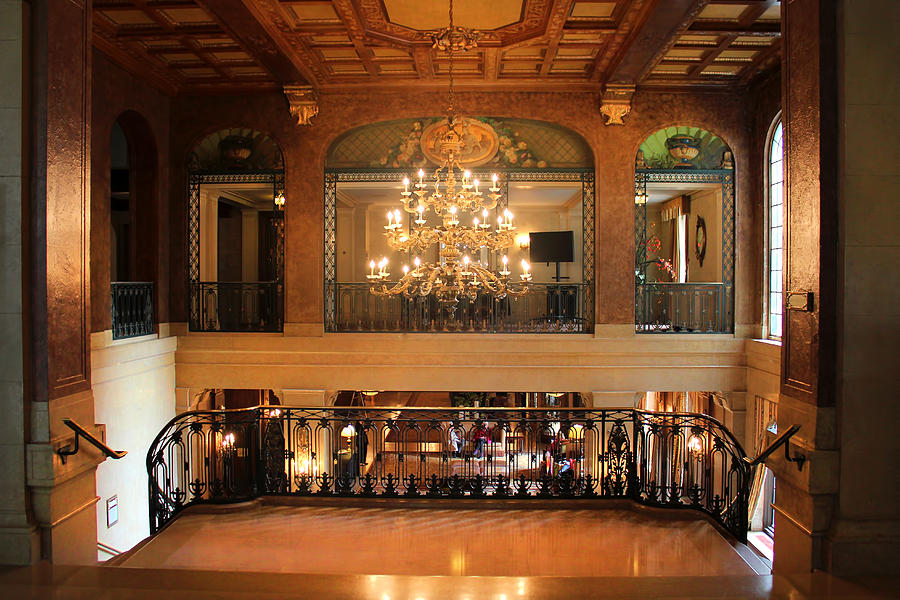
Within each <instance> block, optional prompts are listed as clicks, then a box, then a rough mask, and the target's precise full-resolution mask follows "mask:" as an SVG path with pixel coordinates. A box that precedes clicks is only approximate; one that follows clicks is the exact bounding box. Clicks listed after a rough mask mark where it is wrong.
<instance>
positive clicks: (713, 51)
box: [688, 33, 737, 79]
mask: <svg viewBox="0 0 900 600" xmlns="http://www.w3.org/2000/svg"><path fill="white" fill-rule="evenodd" d="M736 37H737V34H736V33H732V34H729V35H724V36H722V39H720V40H719V44H718V45H717V46H716V47H714V48H710V49H709V51H708V52H707V53H706V56H704V57H703V58H702V59H701V60H700V62H699V63H697V65H696V66H695V67H694V68H693V69H691V70H690V72H688V78H689V79H694V78H696V77H699V76H700V74H701V73H703V69H705V68H706V67H708V66H709V65H711V64H712V63H713V62H714V61H715V60H716V58H718V57H719V55H720V54H722V51H724V50H725V49H726V48H728V47H729V46H730V45H731V43H732V42H733V41H734V39H735V38H736Z"/></svg>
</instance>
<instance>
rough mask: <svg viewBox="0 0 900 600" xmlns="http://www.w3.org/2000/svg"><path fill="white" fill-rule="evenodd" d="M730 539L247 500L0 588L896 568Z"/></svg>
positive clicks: (313, 586)
mask: <svg viewBox="0 0 900 600" xmlns="http://www.w3.org/2000/svg"><path fill="white" fill-rule="evenodd" d="M432 506H433V505H432ZM739 550H745V548H744V547H742V546H740V545H735V544H732V543H730V542H729V541H727V540H726V539H725V538H724V537H722V535H721V534H719V533H718V531H716V530H715V529H714V528H713V527H712V526H711V525H710V524H709V523H707V522H706V521H704V520H702V519H698V518H696V517H694V516H691V515H690V514H688V515H684V514H682V513H681V512H671V513H670V512H666V511H660V510H648V509H642V508H637V509H635V510H631V509H629V508H627V507H621V506H619V507H615V508H604V509H597V508H590V509H588V508H569V509H546V508H544V509H538V508H530V507H528V508H518V507H516V508H509V507H505V508H494V509H490V510H480V509H479V510H475V509H469V510H466V509H458V508H452V507H449V508H447V507H440V506H439V507H438V508H434V507H431V508H414V507H402V508H398V507H396V506H371V505H358V506H335V505H334V504H333V503H322V504H314V505H302V506H282V505H276V506H271V505H265V504H262V503H255V504H251V505H249V506H245V507H242V508H237V509H236V508H231V509H224V510H223V509H213V508H205V509H203V510H193V509H191V510H190V511H188V512H186V513H185V514H183V515H182V516H180V517H179V518H178V519H177V520H176V521H174V522H173V523H172V524H171V525H170V526H169V527H168V528H166V529H165V530H164V531H163V532H162V533H161V534H160V535H158V536H157V537H155V538H153V539H151V540H149V541H148V542H146V543H144V544H143V545H141V546H139V547H138V548H137V549H135V550H133V551H132V552H130V553H128V554H126V555H123V556H122V557H119V559H117V560H118V564H117V565H115V566H85V567H76V566H59V565H49V564H46V563H44V564H39V565H36V566H33V567H29V568H8V569H0V599H2V600H7V599H9V600H12V599H16V600H18V599H20V598H22V599H25V598H29V599H35V600H43V599H48V600H49V599H54V600H81V599H84V600H151V599H152V600H161V599H165V600H170V599H171V600H182V599H185V600H187V599H191V600H212V599H217V600H245V599H248V600H249V599H254V600H257V599H258V600H295V599H300V598H316V599H319V598H323V599H326V598H327V599H330V598H335V599H348V600H405V599H409V600H444V599H459V600H476V599H482V598H483V599H489V600H518V599H526V598H535V599H537V598H542V599H543V598H546V599H566V600H572V599H582V598H585V599H586V598H604V599H605V598H621V599H624V598H634V599H662V598H668V599H674V600H686V599H689V598H690V599H695V600H705V599H712V598H719V599H738V598H742V599H749V600H772V599H776V598H777V599H785V600H806V599H812V598H823V599H825V598H835V599H842V600H850V599H851V598H855V599H869V598H885V597H891V594H896V590H900V580H869V581H864V582H850V581H845V580H841V579H837V578H834V577H831V576H829V575H827V574H824V573H814V574H800V575H793V576H772V575H759V574H755V573H754V570H753V569H752V568H751V567H750V564H749V563H748V562H746V561H745V560H744V559H742V557H741V554H740V552H739ZM751 562H752V561H751Z"/></svg>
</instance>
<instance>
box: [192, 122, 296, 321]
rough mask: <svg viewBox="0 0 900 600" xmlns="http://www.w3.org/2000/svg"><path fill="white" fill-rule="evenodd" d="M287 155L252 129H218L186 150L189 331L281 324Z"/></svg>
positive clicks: (272, 141)
mask: <svg viewBox="0 0 900 600" xmlns="http://www.w3.org/2000/svg"><path fill="white" fill-rule="evenodd" d="M283 165H284V161H283V158H282V153H281V149H280V148H279V147H278V144H277V143H276V142H275V141H274V140H272V138H270V137H269V136H268V135H266V134H264V133H261V132H259V131H254V130H251V129H240V128H231V129H222V130H220V131H217V132H215V133H213V134H210V135H208V136H206V137H205V138H203V139H202V140H201V141H200V142H199V143H198V144H197V145H196V146H195V147H194V149H193V151H192V152H191V155H190V157H189V164H188V169H189V184H188V223H187V226H188V282H187V283H188V289H189V294H188V296H189V303H188V315H189V323H190V329H191V331H281V330H282V328H283V322H284V317H283V315H284V212H283V208H284V166H283Z"/></svg>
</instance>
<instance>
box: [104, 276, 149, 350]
mask: <svg viewBox="0 0 900 600" xmlns="http://www.w3.org/2000/svg"><path fill="white" fill-rule="evenodd" d="M109 289H110V294H111V296H112V303H111V310H112V335H113V339H114V340H120V339H124V338H130V337H137V336H139V335H150V334H151V333H153V331H154V328H155V327H156V321H155V320H154V318H153V282H152V281H129V282H121V281H113V282H112V283H110V284H109Z"/></svg>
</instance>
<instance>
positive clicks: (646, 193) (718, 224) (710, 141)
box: [634, 126, 734, 333]
mask: <svg viewBox="0 0 900 600" xmlns="http://www.w3.org/2000/svg"><path fill="white" fill-rule="evenodd" d="M634 189H635V196H634V198H635V211H634V212H635V223H634V226H635V229H634V231H635V265H634V277H635V328H636V331H637V332H638V333H731V332H733V331H734V158H733V155H732V152H731V149H730V148H729V147H728V145H727V144H725V142H724V141H723V140H722V139H721V138H719V137H718V136H716V135H715V134H714V133H711V132H709V131H706V130H704V129H700V128H698V127H688V126H676V127H667V128H665V129H661V130H659V131H657V132H656V133H654V134H653V135H651V136H650V137H648V138H647V139H646V140H645V141H644V143H643V144H641V146H640V150H638V153H637V157H636V159H635V184H634Z"/></svg>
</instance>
